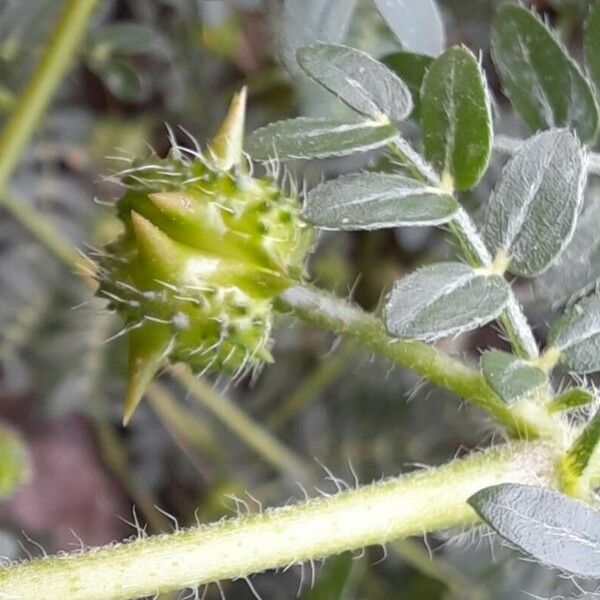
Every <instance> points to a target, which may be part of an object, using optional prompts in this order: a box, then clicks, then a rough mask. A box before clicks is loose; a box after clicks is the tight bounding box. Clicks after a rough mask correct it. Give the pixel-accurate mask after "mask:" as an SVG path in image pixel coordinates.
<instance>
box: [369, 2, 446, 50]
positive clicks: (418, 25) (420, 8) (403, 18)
mask: <svg viewBox="0 0 600 600" xmlns="http://www.w3.org/2000/svg"><path fill="white" fill-rule="evenodd" d="M374 2H375V6H377V9H378V10H379V12H380V13H381V16H382V17H383V18H384V19H385V21H386V23H387V24H388V27H389V28H390V29H391V30H392V32H393V33H394V35H395V36H396V37H397V38H398V41H399V42H400V43H401V44H402V47H403V48H406V49H407V50H410V51H411V52H419V53H420V54H428V55H430V56H437V55H438V54H440V53H441V52H442V51H443V49H444V46H445V43H446V36H445V34H444V24H443V22H442V16H441V15H440V11H439V9H438V7H437V5H436V3H435V0H374Z"/></svg>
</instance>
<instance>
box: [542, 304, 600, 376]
mask: <svg viewBox="0 0 600 600" xmlns="http://www.w3.org/2000/svg"><path fill="white" fill-rule="evenodd" d="M548 346H555V347H557V348H558V349H559V350H560V359H559V363H560V365H561V366H563V367H564V368H565V369H568V370H569V371H574V372H575V373H592V372H594V371H600V295H599V294H598V293H595V294H593V295H591V296H588V297H587V298H584V299H583V300H581V301H580V302H578V303H577V304H574V305H573V306H570V307H569V308H567V309H566V311H565V313H564V314H563V316H562V317H560V318H559V319H558V320H557V321H556V322H555V323H554V324H553V325H552V327H551V328H550V331H549V332H548Z"/></svg>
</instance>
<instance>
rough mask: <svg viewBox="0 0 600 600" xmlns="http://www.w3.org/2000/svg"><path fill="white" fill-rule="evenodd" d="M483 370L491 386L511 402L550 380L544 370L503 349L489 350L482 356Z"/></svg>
mask: <svg viewBox="0 0 600 600" xmlns="http://www.w3.org/2000/svg"><path fill="white" fill-rule="evenodd" d="M481 372H482V373H483V376H484V377H485V379H486V381H487V382H488V384H489V385H490V387H491V388H492V389H493V390H494V391H495V392H496V393H497V394H498V396H500V398H502V399H503V400H504V401H505V402H507V403H509V404H512V403H514V402H516V401H517V400H519V399H521V398H523V397H524V396H526V395H527V394H529V393H530V392H532V391H534V390H536V389H538V388H540V387H541V386H543V385H545V384H546V383H547V381H548V378H547V377H546V374H545V373H544V372H543V371H542V370H540V369H538V368H537V367H535V366H533V365H532V364H530V363H528V362H527V361H525V360H522V359H520V358H518V357H516V356H514V355H512V354H509V353H507V352H502V351H501V350H489V351H488V352H486V353H485V354H484V355H483V356H482V357H481Z"/></svg>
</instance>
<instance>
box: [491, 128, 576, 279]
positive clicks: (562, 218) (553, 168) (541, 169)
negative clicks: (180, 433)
mask: <svg viewBox="0 0 600 600" xmlns="http://www.w3.org/2000/svg"><path fill="white" fill-rule="evenodd" d="M586 165H587V160H586V153H585V151H584V149H583V148H582V147H581V144H580V143H579V141H578V140H577V138H576V137H575V135H573V134H572V133H571V132H569V131H568V130H567V129H553V130H550V131H544V132H541V133H539V134H538V135H536V136H534V137H532V138H530V139H529V140H528V141H527V142H526V143H525V144H523V146H521V147H520V149H519V150H518V152H517V154H516V155H515V156H514V157H513V158H512V159H511V160H510V161H509V162H508V163H507V165H506V167H505V168H504V170H503V172H502V178H501V180H500V183H499V184H498V186H497V187H496V189H495V190H494V193H493V194H492V195H491V197H490V201H489V204H488V207H487V212H486V219H485V224H484V228H483V236H484V238H485V240H486V242H487V244H488V247H489V248H490V250H493V251H495V252H503V253H505V254H506V255H507V256H508V257H509V258H510V265H509V270H510V272H511V273H514V274H515V275H521V276H525V277H533V276H535V275H538V274H540V273H542V272H543V271H544V270H545V269H547V268H548V267H549V266H550V265H551V264H552V263H553V262H554V260H556V258H557V257H558V256H559V255H560V253H561V252H562V251H563V249H564V248H565V246H566V245H567V244H568V243H569V241H570V240H571V238H572V236H573V231H574V229H575V225H576V221H577V215H578V214H579V210H580V207H581V203H582V202H583V192H584V185H585V180H586V174H587V169H586Z"/></svg>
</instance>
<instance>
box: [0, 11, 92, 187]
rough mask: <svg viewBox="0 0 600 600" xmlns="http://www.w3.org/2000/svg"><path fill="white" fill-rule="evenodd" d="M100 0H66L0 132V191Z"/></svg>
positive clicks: (67, 65)
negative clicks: (34, 66) (37, 61)
mask: <svg viewBox="0 0 600 600" xmlns="http://www.w3.org/2000/svg"><path fill="white" fill-rule="evenodd" d="M96 4H97V0H66V2H65V3H64V6H63V9H62V14H61V16H60V18H59V20H58V21H57V23H56V25H55V27H54V30H53V32H52V34H51V36H50V39H49V41H48V43H47V45H46V46H45V48H44V51H43V54H42V57H41V59H40V61H39V63H38V65H37V66H36V68H35V70H34V72H33V74H32V75H31V77H30V78H29V81H28V83H27V85H26V86H25V88H24V89H23V91H22V92H21V94H20V95H19V97H18V98H17V99H16V100H15V103H14V106H15V108H14V110H13V112H12V113H11V115H10V117H9V119H8V122H7V123H6V125H5V126H4V129H3V131H2V133H1V134H0V192H3V191H4V190H5V188H6V184H7V183H8V180H9V178H10V175H11V173H12V172H13V170H14V168H15V166H16V164H17V162H18V160H19V158H20V156H21V152H22V151H23V149H24V147H25V145H26V144H27V142H28V140H29V138H30V137H31V134H32V133H33V130H34V128H35V127H36V125H37V123H38V121H39V119H40V117H41V116H42V114H43V113H44V111H45V109H46V107H47V105H48V103H49V101H50V98H51V97H52V94H53V93H54V90H55V89H56V86H57V84H58V82H59V81H60V80H61V78H62V77H63V75H64V74H65V72H66V71H67V69H68V68H69V65H70V63H71V59H72V58H73V55H74V54H75V51H76V50H77V47H78V45H79V42H80V41H81V39H82V37H83V35H84V33H85V29H86V27H87V24H88V22H89V20H90V17H91V15H92V11H93V9H94V7H95V6H96Z"/></svg>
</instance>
